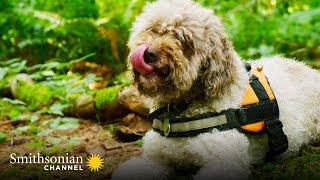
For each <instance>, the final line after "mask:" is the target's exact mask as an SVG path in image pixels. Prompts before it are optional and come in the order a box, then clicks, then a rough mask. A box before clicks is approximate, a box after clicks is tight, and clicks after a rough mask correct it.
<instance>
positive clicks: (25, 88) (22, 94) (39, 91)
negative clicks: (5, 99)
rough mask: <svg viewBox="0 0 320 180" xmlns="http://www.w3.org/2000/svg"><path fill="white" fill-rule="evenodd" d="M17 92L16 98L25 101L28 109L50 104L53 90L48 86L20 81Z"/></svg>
mask: <svg viewBox="0 0 320 180" xmlns="http://www.w3.org/2000/svg"><path fill="white" fill-rule="evenodd" d="M17 92H18V94H17V96H18V99H20V100H22V101H24V102H26V103H27V104H28V107H29V109H30V110H35V109H37V108H40V107H42V106H45V105H49V104H51V103H52V101H53V97H54V94H55V93H54V90H53V89H52V88H50V87H48V86H43V85H41V84H35V85H30V84H28V83H25V82H22V81H20V82H19V87H18V89H17Z"/></svg>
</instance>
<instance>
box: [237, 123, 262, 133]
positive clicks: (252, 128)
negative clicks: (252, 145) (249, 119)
mask: <svg viewBox="0 0 320 180" xmlns="http://www.w3.org/2000/svg"><path fill="white" fill-rule="evenodd" d="M241 128H242V129H244V130H247V131H250V132H259V131H262V130H263V128H264V121H261V122H257V123H253V124H248V125H245V126H241Z"/></svg>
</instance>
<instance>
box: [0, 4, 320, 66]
mask: <svg viewBox="0 0 320 180" xmlns="http://www.w3.org/2000/svg"><path fill="white" fill-rule="evenodd" d="M197 1H198V2H200V3H201V4H203V5H205V6H207V7H210V8H212V9H213V10H214V11H215V12H216V14H218V15H219V16H220V17H221V18H222V20H223V22H224V24H225V28H226V31H227V33H228V35H229V37H230V39H231V40H232V41H233V42H234V46H235V48H236V50H237V51H238V52H239V53H240V55H241V56H242V57H244V58H246V59H253V58H258V57H260V56H269V55H272V54H284V55H285V56H288V57H296V58H298V59H300V60H304V61H307V62H309V63H314V62H316V60H318V61H319V59H320V46H319V42H320V7H319V5H318V4H319V2H318V0H303V1H289V0H258V1H256V0H252V1H246V0H240V1H238V0H230V1H218V0H197ZM145 3H146V0H119V1H114V0H56V1H47V0H1V3H0V60H8V59H12V58H16V57H20V58H22V59H26V60H27V63H28V65H34V64H38V63H44V62H46V61H53V60H54V61H69V60H71V59H76V58H79V57H82V56H85V55H87V54H90V53H96V55H95V56H92V57H90V58H89V60H91V61H94V62H97V63H101V64H109V65H112V66H113V67H114V68H115V69H116V70H117V71H121V70H124V69H125V65H124V64H125V63H124V62H125V60H126V56H127V53H128V50H127V47H126V42H127V39H128V36H129V29H130V26H131V23H132V21H133V20H134V18H135V16H136V15H138V14H139V13H140V12H141V9H142V7H143V6H144V5H145Z"/></svg>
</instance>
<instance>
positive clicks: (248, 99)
mask: <svg viewBox="0 0 320 180" xmlns="http://www.w3.org/2000/svg"><path fill="white" fill-rule="evenodd" d="M251 73H252V74H254V75H256V76H257V77H258V78H259V81H260V83H261V84H262V86H263V87H264V89H265V90H266V92H267V94H268V96H269V98H270V100H274V99H275V97H274V95H273V92H272V90H271V87H270V85H269V83H268V80H267V78H266V76H265V75H264V74H263V73H262V72H259V71H257V70H256V69H253V70H251ZM257 102H259V99H258V97H257V95H256V93H255V92H254V90H253V89H252V87H251V86H250V84H248V90H247V92H246V94H245V95H244V98H243V101H242V103H241V106H244V105H249V104H255V103H257Z"/></svg>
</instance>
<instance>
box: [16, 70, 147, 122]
mask: <svg viewBox="0 0 320 180" xmlns="http://www.w3.org/2000/svg"><path fill="white" fill-rule="evenodd" d="M10 85H11V92H12V94H13V95H14V97H15V98H16V99H19V100H21V101H24V102H25V103H26V104H27V106H28V109H29V110H41V109H42V108H48V107H50V106H52V105H53V104H54V103H57V102H60V103H61V102H64V103H66V104H68V107H66V108H64V109H63V113H64V114H65V115H70V116H75V117H82V118H90V119H94V118H98V119H100V120H108V119H113V118H120V117H124V116H125V115H127V114H128V113H130V112H134V113H138V114H140V115H144V116H146V115H147V114H148V109H147V108H146V107H145V104H144V101H145V97H143V96H141V97H140V101H139V100H138V99H139V96H138V95H137V92H136V91H135V90H134V88H133V87H130V88H129V87H128V88H126V90H125V91H123V92H121V90H122V89H123V87H122V86H111V87H107V88H103V89H100V90H95V91H96V92H95V93H91V94H79V93H68V92H63V93H60V95H59V94H56V93H57V89H53V88H52V87H50V86H45V85H43V84H41V83H34V82H33V81H32V79H31V78H30V77H28V75H26V74H24V75H21V74H18V75H17V76H15V77H14V78H13V79H12V81H11V84H10ZM61 91H62V90H61ZM119 92H121V93H120V94H121V96H119ZM61 94H65V96H64V97H61ZM130 97H132V98H133V99H132V98H130Z"/></svg>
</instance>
